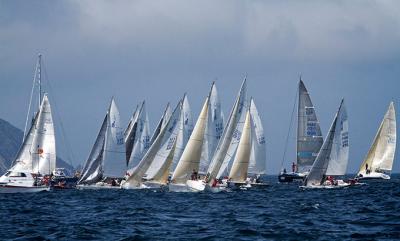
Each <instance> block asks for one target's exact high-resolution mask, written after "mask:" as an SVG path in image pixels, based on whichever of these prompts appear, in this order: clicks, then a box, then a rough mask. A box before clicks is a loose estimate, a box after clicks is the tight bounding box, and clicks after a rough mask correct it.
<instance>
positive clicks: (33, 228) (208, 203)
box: [0, 175, 400, 240]
mask: <svg viewBox="0 0 400 241" xmlns="http://www.w3.org/2000/svg"><path fill="white" fill-rule="evenodd" d="M266 179H267V181H268V182H269V183H270V186H269V187H268V188H266V189H264V190H248V191H236V192H228V193H217V194H212V193H170V192H163V191H158V192H154V191H148V190H139V191H137V190H131V191H126V190H98V191H79V190H66V191H52V192H44V193H37V194H9V195H4V194H3V195H1V196H0V217H1V223H0V240H349V239H359V240H399V239H400V176H399V175H392V180H390V181H379V182H370V183H369V184H368V185H365V186H358V187H352V188H347V189H340V190H339V189H336V190H300V189H299V188H298V186H297V185H293V184H291V185H287V184H278V183H277V181H276V180H277V177H266Z"/></svg>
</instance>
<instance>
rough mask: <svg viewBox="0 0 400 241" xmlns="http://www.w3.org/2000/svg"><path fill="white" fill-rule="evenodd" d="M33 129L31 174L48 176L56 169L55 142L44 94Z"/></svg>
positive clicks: (47, 103) (49, 109)
mask: <svg viewBox="0 0 400 241" xmlns="http://www.w3.org/2000/svg"><path fill="white" fill-rule="evenodd" d="M35 128H36V131H35V132H36V134H35V136H34V138H33V142H32V148H31V154H32V160H33V172H34V173H40V174H42V175H49V174H51V173H52V172H53V171H54V169H55V167H56V142H55V136H54V124H53V117H52V115H51V107H50V102H49V100H48V98H47V95H46V94H45V95H44V96H43V100H42V104H41V106H40V110H39V115H38V121H37V125H36V126H35Z"/></svg>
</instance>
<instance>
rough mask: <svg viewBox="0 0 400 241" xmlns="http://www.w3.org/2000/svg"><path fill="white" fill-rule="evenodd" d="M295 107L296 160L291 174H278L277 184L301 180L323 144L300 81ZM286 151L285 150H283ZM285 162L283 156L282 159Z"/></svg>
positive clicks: (308, 97) (312, 107) (309, 100)
mask: <svg viewBox="0 0 400 241" xmlns="http://www.w3.org/2000/svg"><path fill="white" fill-rule="evenodd" d="M297 103H298V105H297V151H296V153H297V155H296V156H297V157H296V158H297V159H296V163H294V162H293V164H292V172H290V173H288V172H286V169H283V171H282V172H281V173H280V174H279V176H278V180H279V182H293V180H303V179H304V177H305V176H306V175H307V174H308V172H309V171H310V168H311V166H312V165H313V163H314V161H315V159H316V157H317V155H318V152H319V150H320V149H321V146H322V144H323V137H322V132H321V127H320V125H319V121H318V118H317V114H316V112H315V108H314V105H313V103H312V101H311V98H310V94H309V93H308V91H307V89H306V87H305V85H304V82H303V81H302V80H301V79H300V81H299V87H298V102H297ZM285 151H286V149H285ZM283 161H285V155H284V158H283Z"/></svg>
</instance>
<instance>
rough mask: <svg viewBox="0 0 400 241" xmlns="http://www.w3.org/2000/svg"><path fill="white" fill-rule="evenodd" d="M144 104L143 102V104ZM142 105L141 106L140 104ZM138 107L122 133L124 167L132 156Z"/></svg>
mask: <svg viewBox="0 0 400 241" xmlns="http://www.w3.org/2000/svg"><path fill="white" fill-rule="evenodd" d="M143 103H144V102H143ZM142 105H143V104H142ZM138 108H139V106H136V110H135V112H134V113H133V115H132V118H131V119H130V121H129V123H128V126H127V128H126V129H125V132H124V142H125V150H126V152H125V157H126V165H128V163H129V159H130V157H131V154H132V150H133V145H134V144H135V140H136V139H137V137H136V129H137V124H138V123H137V119H138V115H139V110H138Z"/></svg>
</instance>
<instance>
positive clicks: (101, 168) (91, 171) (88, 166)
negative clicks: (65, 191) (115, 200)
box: [77, 98, 126, 189]
mask: <svg viewBox="0 0 400 241" xmlns="http://www.w3.org/2000/svg"><path fill="white" fill-rule="evenodd" d="M125 170H126V156H125V145H124V137H123V130H122V127H121V124H120V115H119V111H118V108H117V105H116V103H115V100H114V98H112V99H111V103H110V106H109V108H108V111H107V114H106V115H105V117H104V120H103V123H102V125H101V128H100V131H99V133H98V135H97V138H96V141H95V143H94V145H93V147H92V150H91V152H90V154H89V157H88V159H87V160H86V162H85V165H84V167H83V169H82V175H81V178H80V179H79V181H78V184H79V185H77V187H78V189H102V188H119V182H120V181H121V180H122V178H123V177H124V175H125Z"/></svg>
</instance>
